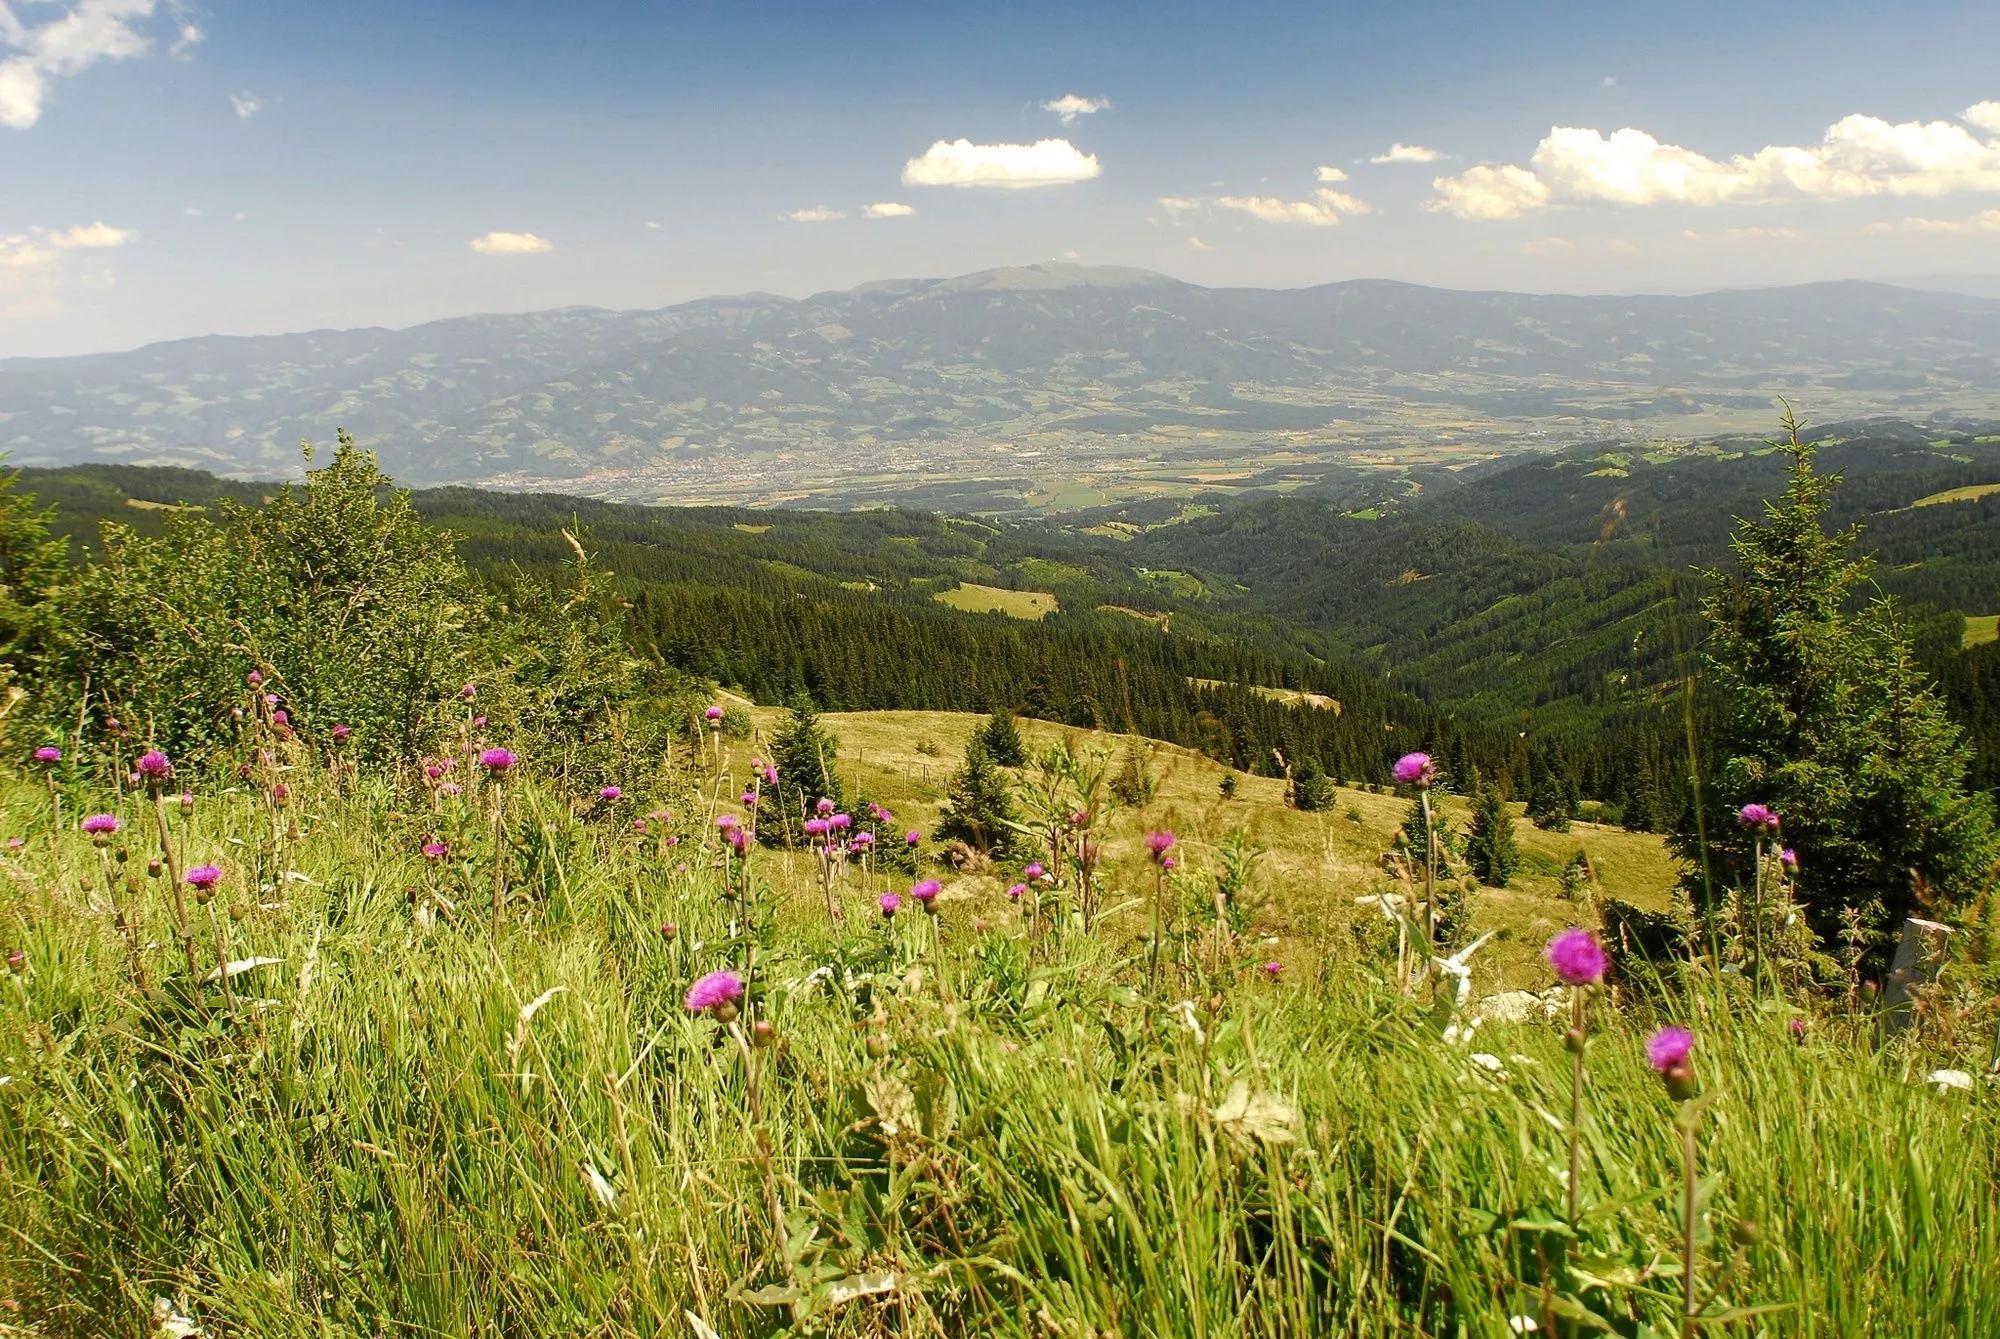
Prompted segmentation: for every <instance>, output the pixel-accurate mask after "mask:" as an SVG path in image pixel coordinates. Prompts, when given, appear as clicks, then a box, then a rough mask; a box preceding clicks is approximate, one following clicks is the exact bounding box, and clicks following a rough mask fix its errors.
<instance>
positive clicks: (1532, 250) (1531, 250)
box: [1521, 237, 1576, 256]
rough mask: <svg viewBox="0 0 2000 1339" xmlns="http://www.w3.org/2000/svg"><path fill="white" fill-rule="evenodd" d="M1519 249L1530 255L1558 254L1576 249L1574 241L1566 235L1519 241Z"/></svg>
mask: <svg viewBox="0 0 2000 1339" xmlns="http://www.w3.org/2000/svg"><path fill="white" fill-rule="evenodd" d="M1521 250H1522V251H1523V252H1525V253H1527V254H1528V255H1530V256H1560V255H1565V254H1567V253H1569V252H1571V251H1574V250H1576V243H1575V242H1572V241H1570V240H1569V238H1567V237H1535V238H1530V239H1529V240H1528V241H1525V242H1523V243H1521Z"/></svg>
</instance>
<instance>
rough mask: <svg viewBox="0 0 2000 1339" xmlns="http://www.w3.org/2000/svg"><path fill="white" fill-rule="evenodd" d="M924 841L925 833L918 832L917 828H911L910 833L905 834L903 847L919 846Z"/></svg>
mask: <svg viewBox="0 0 2000 1339" xmlns="http://www.w3.org/2000/svg"><path fill="white" fill-rule="evenodd" d="M923 839H924V834H923V833H921V832H918V831H917V830H916V829H915V828H911V829H910V830H909V831H908V832H906V833H904V834H903V845H905V846H916V845H919V844H920V843H921V842H922V841H923Z"/></svg>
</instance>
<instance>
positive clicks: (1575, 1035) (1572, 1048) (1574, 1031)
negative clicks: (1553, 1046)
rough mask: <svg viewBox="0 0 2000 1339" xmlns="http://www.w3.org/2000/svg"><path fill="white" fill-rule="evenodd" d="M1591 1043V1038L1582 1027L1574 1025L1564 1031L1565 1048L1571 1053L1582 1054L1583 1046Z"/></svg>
mask: <svg viewBox="0 0 2000 1339" xmlns="http://www.w3.org/2000/svg"><path fill="white" fill-rule="evenodd" d="M1589 1044H1590V1039H1589V1038H1588V1037H1586V1036H1585V1035H1584V1031H1583V1029H1582V1028H1577V1027H1573V1028H1571V1029H1570V1030H1569V1031H1567V1032H1565V1033H1563V1049H1564V1050H1566V1051H1568V1052H1569V1053H1570V1054H1571V1055H1582V1054H1583V1048H1584V1047H1585V1046H1587V1045H1589Z"/></svg>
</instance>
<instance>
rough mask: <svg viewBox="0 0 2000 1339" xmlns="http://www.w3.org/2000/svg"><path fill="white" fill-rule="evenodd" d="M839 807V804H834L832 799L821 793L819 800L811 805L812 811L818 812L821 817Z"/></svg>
mask: <svg viewBox="0 0 2000 1339" xmlns="http://www.w3.org/2000/svg"><path fill="white" fill-rule="evenodd" d="M839 807H840V806H839V805H837V804H835V803H834V802H833V801H832V800H829V799H828V798H827V797H826V796H824V795H822V796H820V797H819V802H818V803H817V804H815V805H813V812H814V813H816V814H818V815H819V816H820V817H821V818H825V817H826V816H827V815H828V814H830V813H832V812H833V811H834V810H835V809H838V808H839Z"/></svg>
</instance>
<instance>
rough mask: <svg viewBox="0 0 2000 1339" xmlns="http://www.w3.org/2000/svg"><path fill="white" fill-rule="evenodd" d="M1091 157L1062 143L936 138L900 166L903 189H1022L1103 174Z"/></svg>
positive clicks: (1053, 140)
mask: <svg viewBox="0 0 2000 1339" xmlns="http://www.w3.org/2000/svg"><path fill="white" fill-rule="evenodd" d="M1103 170H1104V169H1103V168H1102V167H1100V166H1099V165H1098V162H1097V155H1096V154H1094V153H1084V152H1082V151H1081V150H1079V149H1078V148H1077V147H1076V146H1075V145H1073V144H1071V143H1070V142H1069V141H1068V140H1066V139H1044V140H1036V141H1035V142H1034V143H1033V144H974V143H973V142H972V141H971V140H969V139H956V140H939V141H938V142H937V143H935V144H933V145H931V147H930V148H928V149H926V150H924V152H923V154H922V156H920V157H917V158H912V159H910V161H909V162H907V163H905V164H903V184H904V185H905V186H989V187H1001V188H1026V187H1032V186H1062V185H1068V184H1069V183H1071V182H1078V181H1089V180H1091V179H1092V178H1094V177H1097V176H1099V175H1101V174H1102V173H1103Z"/></svg>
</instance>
